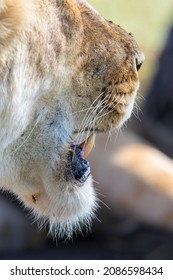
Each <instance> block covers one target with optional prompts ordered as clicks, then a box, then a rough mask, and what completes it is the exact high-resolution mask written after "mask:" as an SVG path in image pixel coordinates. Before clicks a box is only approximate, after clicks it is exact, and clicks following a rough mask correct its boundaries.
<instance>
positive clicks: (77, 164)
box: [68, 133, 95, 183]
mask: <svg viewBox="0 0 173 280" xmlns="http://www.w3.org/2000/svg"><path fill="white" fill-rule="evenodd" d="M94 143H95V134H94V133H91V134H90V135H89V137H87V138H86V139H85V140H84V141H83V142H82V143H81V144H75V145H74V144H73V145H71V147H70V149H69V155H68V157H69V158H68V162H70V164H71V168H70V169H71V177H72V178H73V179H75V180H76V181H79V182H80V183H84V182H85V181H86V180H87V178H88V177H89V175H90V173H91V171H90V164H89V161H88V160H86V159H87V157H88V156H89V154H90V153H91V151H92V149H93V147H94Z"/></svg>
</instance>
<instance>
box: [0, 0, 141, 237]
mask: <svg viewBox="0 0 173 280" xmlns="http://www.w3.org/2000/svg"><path fill="white" fill-rule="evenodd" d="M142 61H143V54H142V53H141V51H140V49H139V47H138V45H137V43H136V42H135V40H134V38H133V36H132V35H131V34H128V33H127V32H126V31H124V30H123V29H122V28H121V27H119V26H117V25H114V24H112V23H111V22H108V21H106V20H105V19H103V18H102V17H101V16H100V15H99V14H98V13H97V12H95V10H94V9H93V8H91V7H90V6H89V5H88V4H87V3H86V2H85V1H81V0H76V1H75V0H65V1H62V0H59V1H55V0H35V1H34V0H33V1H27V0H23V1H22V0H6V1H2V0H1V1H0V99H1V102H0V144H1V145H0V147H1V148H0V166H1V168H0V180H1V186H2V187H3V188H5V189H8V190H11V191H12V192H14V193H16V194H17V196H18V197H19V198H20V199H21V200H22V201H23V202H24V204H25V206H27V207H29V208H31V209H32V210H33V211H34V212H35V213H36V214H37V215H38V216H39V217H43V219H47V218H48V219H49V221H50V224H51V228H53V227H56V225H57V224H58V225H60V226H58V228H59V229H60V232H62V231H63V229H64V231H66V233H67V234H70V233H71V230H72V229H73V227H75V226H76V227H77V226H78V227H79V224H80V222H85V223H86V221H89V220H90V217H91V216H92V215H93V213H94V211H95V208H96V196H95V193H94V190H93V188H92V179H91V176H90V177H89V178H88V180H87V181H86V182H85V183H84V184H81V183H79V182H78V181H75V180H72V179H71V180H67V179H66V165H67V158H68V150H69V147H70V144H71V142H72V138H74V133H76V132H82V131H84V130H96V131H107V130H110V129H113V128H119V127H120V126H121V125H122V123H123V122H124V121H126V120H127V119H128V118H129V117H130V115H131V112H132V109H133V103H134V100H135V96H136V92H137V90H138V87H139V82H138V73H137V69H136V64H140V63H141V62H142ZM87 109H88V110H87Z"/></svg>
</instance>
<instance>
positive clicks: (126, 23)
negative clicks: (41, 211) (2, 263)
mask: <svg viewBox="0 0 173 280" xmlns="http://www.w3.org/2000/svg"><path fill="white" fill-rule="evenodd" d="M89 2H90V3H91V4H92V5H93V6H94V7H95V8H96V9H97V10H98V11H99V12H100V13H101V14H102V15H103V16H104V17H105V18H107V19H109V20H112V21H113V22H114V23H117V24H119V25H120V26H121V27H123V28H125V29H126V30H127V31H128V32H132V33H133V35H134V36H135V38H136V40H137V42H138V44H139V46H140V48H141V49H142V51H143V52H144V54H145V58H146V59H145V63H144V64H143V66H142V68H141V70H140V72H139V75H140V81H141V86H140V91H139V94H138V97H137V102H136V104H135V109H134V114H133V116H132V118H131V120H130V121H129V122H128V125H127V127H124V128H123V129H122V131H120V132H119V133H117V132H115V134H112V135H111V136H110V135H102V134H101V135H98V136H97V139H96V146H95V148H94V150H93V152H92V154H91V156H90V162H91V168H92V173H93V177H94V180H95V189H96V192H97V193H98V197H99V200H100V202H99V205H100V208H99V209H98V212H97V219H95V220H94V221H93V225H92V228H91V232H90V233H87V232H85V229H84V231H83V234H78V235H76V236H74V238H73V240H71V241H64V240H52V239H51V238H50V237H47V232H46V229H45V230H42V231H38V227H37V225H36V224H33V223H32V219H31V218H30V216H29V213H27V212H26V211H24V210H23V209H22V208H21V207H20V205H19V203H18V202H17V201H16V199H15V197H13V196H11V195H10V194H5V193H1V195H0V259H173V160H172V157H173V140H172V139H173V0H165V1H161V0H152V1H149V0H141V1H137V0H130V1H127V0H126V1H125V0H124V1H122V0H90V1H89Z"/></svg>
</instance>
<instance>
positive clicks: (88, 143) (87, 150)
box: [79, 133, 96, 159]
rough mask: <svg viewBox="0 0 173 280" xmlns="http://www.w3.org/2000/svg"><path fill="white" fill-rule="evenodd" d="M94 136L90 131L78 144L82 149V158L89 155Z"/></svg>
mask: <svg viewBox="0 0 173 280" xmlns="http://www.w3.org/2000/svg"><path fill="white" fill-rule="evenodd" d="M95 138H96V136H95V134H94V133H91V134H90V135H89V137H88V138H87V139H86V140H85V141H83V142H82V143H81V144H80V145H79V146H80V147H81V148H82V150H83V153H84V154H83V158H84V159H86V158H87V157H88V156H89V154H90V153H91V150H92V148H93V146H94V143H95Z"/></svg>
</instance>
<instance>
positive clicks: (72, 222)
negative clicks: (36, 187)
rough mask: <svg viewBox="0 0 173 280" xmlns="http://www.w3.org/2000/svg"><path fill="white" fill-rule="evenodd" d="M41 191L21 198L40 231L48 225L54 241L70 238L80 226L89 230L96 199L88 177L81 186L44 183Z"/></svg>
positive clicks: (80, 228) (69, 183)
mask: <svg viewBox="0 0 173 280" xmlns="http://www.w3.org/2000/svg"><path fill="white" fill-rule="evenodd" d="M45 184H46V186H44V189H45V191H44V192H42V193H36V194H34V195H32V199H31V198H29V197H26V196H25V197H22V200H24V201H25V205H27V206H28V207H29V208H30V209H32V213H33V217H34V221H37V222H38V225H39V227H40V228H43V227H45V226H48V228H49V234H50V235H51V236H53V237H57V236H58V238H71V237H72V236H73V233H76V232H80V231H81V230H82V228H83V227H85V228H86V229H89V228H90V224H91V221H92V219H93V218H94V217H95V212H96V209H97V198H96V194H95V191H94V188H93V186H92V177H91V176H89V177H88V178H87V180H86V182H85V183H83V184H82V185H81V184H80V185H79V184H78V183H77V182H76V183H75V182H68V183H67V182H65V183H64V186H63V184H62V185H61V186H60V185H59V182H57V186H55V185H54V186H51V185H50V182H45Z"/></svg>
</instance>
